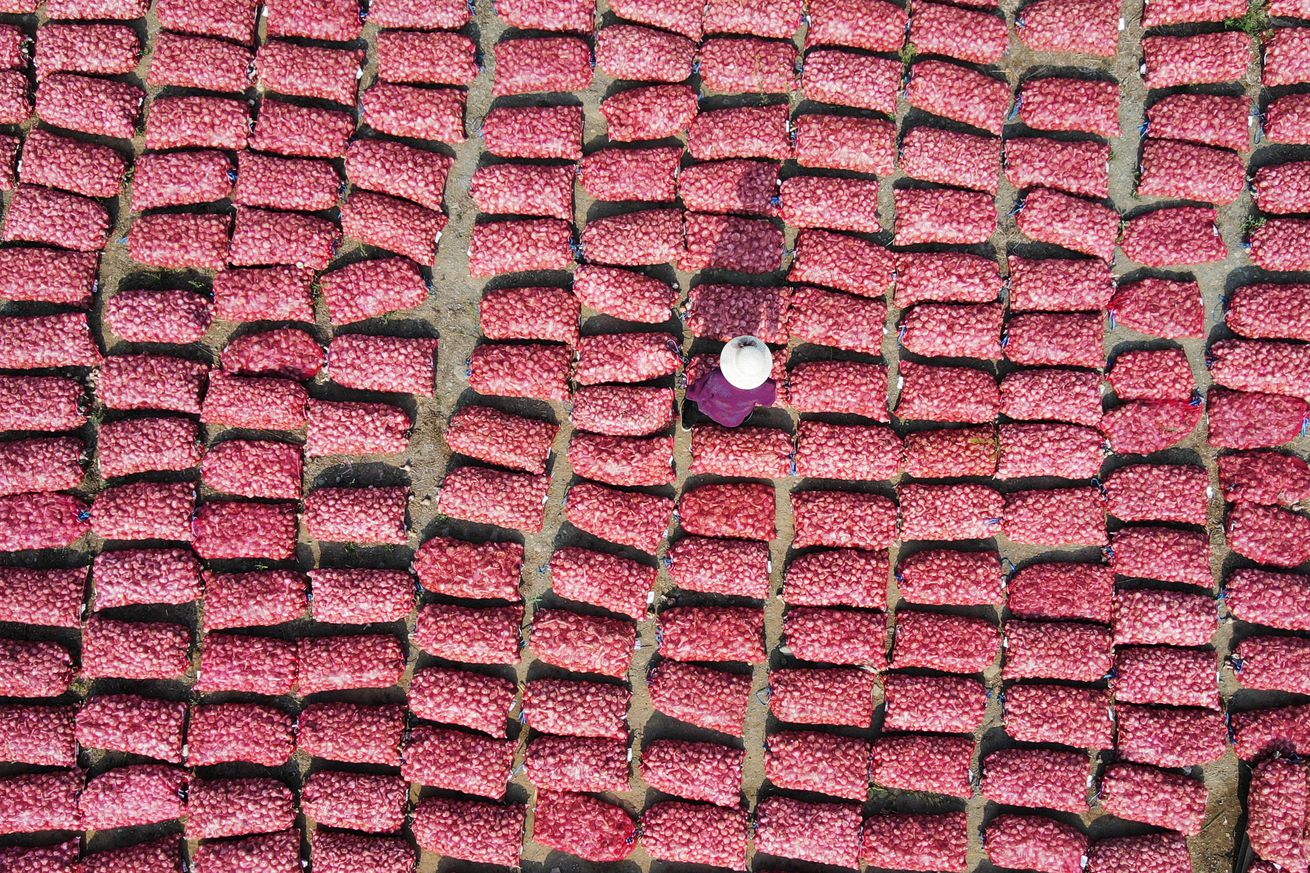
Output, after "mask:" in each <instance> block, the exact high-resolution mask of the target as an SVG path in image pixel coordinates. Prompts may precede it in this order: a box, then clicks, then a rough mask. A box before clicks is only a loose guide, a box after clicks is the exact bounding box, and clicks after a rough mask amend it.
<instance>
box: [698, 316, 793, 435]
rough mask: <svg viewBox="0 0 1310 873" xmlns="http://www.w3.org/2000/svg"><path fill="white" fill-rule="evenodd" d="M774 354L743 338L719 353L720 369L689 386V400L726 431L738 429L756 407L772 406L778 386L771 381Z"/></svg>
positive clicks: (739, 338)
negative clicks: (731, 428)
mask: <svg viewBox="0 0 1310 873" xmlns="http://www.w3.org/2000/svg"><path fill="white" fill-rule="evenodd" d="M771 372H773V353H772V352H770V351H769V347H768V346H766V345H765V344H764V343H763V342H762V341H761V340H758V339H756V338H755V337H753V336H739V337H737V338H736V339H734V340H731V341H730V342H728V344H727V345H725V346H724V347H723V351H722V352H720V353H719V365H718V366H717V367H715V368H714V369H713V370H710V371H709V372H708V373H706V374H705V375H704V376H701V377H700V378H699V379H697V380H696V381H695V382H694V383H692V384H691V385H688V386H687V399H688V400H694V401H695V402H696V405H697V406H699V407H700V410H701V412H703V413H705V414H706V415H708V416H709V417H710V418H712V419H714V420H715V421H717V422H718V423H719V424H721V425H723V426H724V427H736V426H737V425H739V424H741V423H742V422H743V421H745V420H746V419H747V418H749V417H750V414H751V412H753V411H754V410H755V407H756V406H770V405H772V404H773V401H774V399H775V398H776V397H777V396H778V385H777V383H776V382H774V381H773V380H772V379H770V378H769V374H770V373H771Z"/></svg>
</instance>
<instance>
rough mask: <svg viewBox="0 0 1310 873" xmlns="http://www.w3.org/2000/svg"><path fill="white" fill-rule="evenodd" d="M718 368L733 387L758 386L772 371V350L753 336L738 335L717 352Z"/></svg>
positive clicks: (748, 387)
mask: <svg viewBox="0 0 1310 873" xmlns="http://www.w3.org/2000/svg"><path fill="white" fill-rule="evenodd" d="M719 369H720V370H722V371H723V377H724V378H725V379H727V380H728V382H729V383H730V384H731V385H732V386H733V387H734V388H741V389H742V390H744V391H745V390H749V389H751V388H758V387H760V386H761V385H763V384H764V383H765V382H766V381H768V379H769V375H770V374H771V373H772V372H773V352H771V351H769V347H768V346H766V345H765V344H764V343H763V342H761V341H760V340H758V339H756V338H755V337H753V336H739V337H737V338H736V339H733V340H731V341H730V342H729V343H728V344H727V345H725V346H724V347H723V351H722V352H720V353H719Z"/></svg>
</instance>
